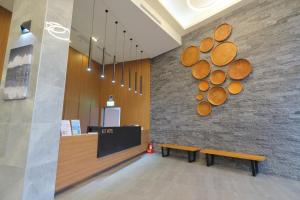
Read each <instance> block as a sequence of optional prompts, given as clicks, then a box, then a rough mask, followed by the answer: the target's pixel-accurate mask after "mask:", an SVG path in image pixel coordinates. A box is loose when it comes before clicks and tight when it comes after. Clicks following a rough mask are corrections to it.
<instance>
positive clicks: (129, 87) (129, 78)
mask: <svg viewBox="0 0 300 200" xmlns="http://www.w3.org/2000/svg"><path fill="white" fill-rule="evenodd" d="M131 51H132V38H130V48H129V60H130V59H131ZM130 65H131V63H129V66H128V75H129V76H128V90H129V91H131V69H130Z"/></svg>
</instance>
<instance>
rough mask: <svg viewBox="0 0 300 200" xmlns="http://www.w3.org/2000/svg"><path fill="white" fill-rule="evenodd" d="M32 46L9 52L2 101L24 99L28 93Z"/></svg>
mask: <svg viewBox="0 0 300 200" xmlns="http://www.w3.org/2000/svg"><path fill="white" fill-rule="evenodd" d="M32 51H33V45H27V46H23V47H18V48H15V49H11V50H10V55H9V61H8V66H7V71H6V79H5V85H4V99H5V100H14V99H25V98H26V97H27V93H28V84H29V74H30V68H31V62H32V61H31V58H32Z"/></svg>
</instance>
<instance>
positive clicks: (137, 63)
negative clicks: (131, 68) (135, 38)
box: [134, 45, 139, 93]
mask: <svg viewBox="0 0 300 200" xmlns="http://www.w3.org/2000/svg"><path fill="white" fill-rule="evenodd" d="M137 49H138V45H135V61H136V67H135V74H134V75H135V76H134V93H137V68H138V66H139V62H138V59H137V52H138V50H137Z"/></svg>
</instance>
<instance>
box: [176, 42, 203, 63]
mask: <svg viewBox="0 0 300 200" xmlns="http://www.w3.org/2000/svg"><path fill="white" fill-rule="evenodd" d="M199 57H200V51H199V48H198V47H196V46H190V47H188V48H186V49H185V50H184V51H183V52H182V54H181V57H180V58H181V63H182V64H183V65H184V66H186V67H190V66H192V65H193V64H195V63H196V62H197V61H198V60H199Z"/></svg>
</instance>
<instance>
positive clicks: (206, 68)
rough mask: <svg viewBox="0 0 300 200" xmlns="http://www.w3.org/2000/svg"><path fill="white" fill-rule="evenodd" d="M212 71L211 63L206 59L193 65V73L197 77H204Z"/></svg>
mask: <svg viewBox="0 0 300 200" xmlns="http://www.w3.org/2000/svg"><path fill="white" fill-rule="evenodd" d="M209 73H210V64H209V62H207V61H206V60H200V61H199V62H197V63H196V64H194V65H193V68H192V75H193V77H195V78H196V79H203V78H205V77H207V76H208V75H209Z"/></svg>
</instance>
